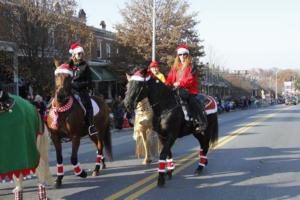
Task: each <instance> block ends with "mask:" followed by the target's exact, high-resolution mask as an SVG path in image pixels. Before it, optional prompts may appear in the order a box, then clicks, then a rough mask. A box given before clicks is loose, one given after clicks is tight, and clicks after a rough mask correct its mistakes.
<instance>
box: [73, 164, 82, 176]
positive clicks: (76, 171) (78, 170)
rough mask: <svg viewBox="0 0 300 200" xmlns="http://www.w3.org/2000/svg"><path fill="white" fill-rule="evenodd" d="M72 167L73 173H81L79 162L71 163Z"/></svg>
mask: <svg viewBox="0 0 300 200" xmlns="http://www.w3.org/2000/svg"><path fill="white" fill-rule="evenodd" d="M73 167H74V174H75V175H77V176H78V175H79V174H81V172H82V169H81V167H80V163H77V165H73Z"/></svg>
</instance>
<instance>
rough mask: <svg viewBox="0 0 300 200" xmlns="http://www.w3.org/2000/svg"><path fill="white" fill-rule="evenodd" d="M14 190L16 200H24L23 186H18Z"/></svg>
mask: <svg viewBox="0 0 300 200" xmlns="http://www.w3.org/2000/svg"><path fill="white" fill-rule="evenodd" d="M13 192H14V194H15V200H23V190H22V189H21V188H19V187H16V188H15V189H14V190H13Z"/></svg>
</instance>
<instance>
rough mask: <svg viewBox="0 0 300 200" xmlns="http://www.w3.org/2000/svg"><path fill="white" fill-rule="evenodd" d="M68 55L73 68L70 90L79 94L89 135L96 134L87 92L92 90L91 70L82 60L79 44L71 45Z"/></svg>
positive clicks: (81, 49) (82, 52)
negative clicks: (84, 109) (84, 110)
mask: <svg viewBox="0 0 300 200" xmlns="http://www.w3.org/2000/svg"><path fill="white" fill-rule="evenodd" d="M69 53H70V54H72V56H71V58H70V62H69V66H70V67H75V74H74V78H73V83H72V88H73V89H74V90H76V91H77V92H78V93H79V96H80V98H81V101H82V103H83V105H84V106H85V108H86V118H85V119H86V123H87V125H88V130H89V134H93V133H96V132H97V129H96V127H95V125H94V116H93V107H92V102H91V100H90V96H89V90H90V89H92V77H91V70H90V67H89V66H88V64H87V62H86V61H85V60H84V59H83V55H84V50H83V48H82V46H81V45H80V44H78V43H74V44H72V45H71V47H70V49H69Z"/></svg>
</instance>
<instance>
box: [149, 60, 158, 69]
mask: <svg viewBox="0 0 300 200" xmlns="http://www.w3.org/2000/svg"><path fill="white" fill-rule="evenodd" d="M160 66H161V65H160V63H159V62H157V61H152V62H151V63H150V65H149V68H153V67H160Z"/></svg>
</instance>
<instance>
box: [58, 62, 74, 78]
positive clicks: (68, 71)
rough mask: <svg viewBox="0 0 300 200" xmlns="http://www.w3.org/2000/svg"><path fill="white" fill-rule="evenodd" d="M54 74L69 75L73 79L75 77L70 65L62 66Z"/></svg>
mask: <svg viewBox="0 0 300 200" xmlns="http://www.w3.org/2000/svg"><path fill="white" fill-rule="evenodd" d="M54 74H55V75H57V74H69V75H70V76H71V77H73V75H74V73H73V70H72V68H71V67H70V66H69V65H68V64H62V65H60V66H59V67H57V68H56V70H55V72H54Z"/></svg>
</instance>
